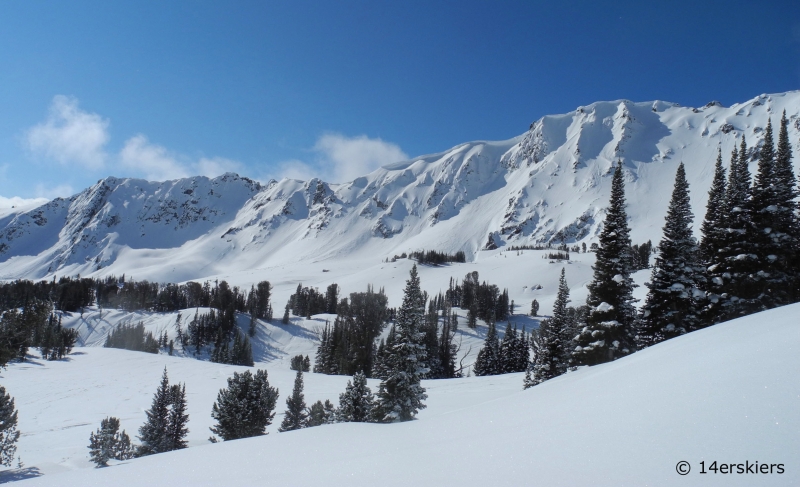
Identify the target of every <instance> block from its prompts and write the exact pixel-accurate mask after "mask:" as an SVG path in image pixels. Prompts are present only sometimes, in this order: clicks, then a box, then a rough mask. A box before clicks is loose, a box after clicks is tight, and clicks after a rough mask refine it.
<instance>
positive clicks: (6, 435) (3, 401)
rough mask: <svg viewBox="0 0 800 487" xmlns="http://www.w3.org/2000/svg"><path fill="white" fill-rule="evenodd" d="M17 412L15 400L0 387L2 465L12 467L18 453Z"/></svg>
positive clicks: (0, 457)
mask: <svg viewBox="0 0 800 487" xmlns="http://www.w3.org/2000/svg"><path fill="white" fill-rule="evenodd" d="M17 440H19V431H17V410H16V408H15V407H14V398H12V397H11V395H10V394H8V393H7V392H6V388H5V387H3V386H0V465H5V466H6V467H10V466H11V462H12V461H13V460H14V455H15V454H16V453H17Z"/></svg>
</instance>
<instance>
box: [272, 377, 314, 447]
mask: <svg viewBox="0 0 800 487" xmlns="http://www.w3.org/2000/svg"><path fill="white" fill-rule="evenodd" d="M307 419H308V411H307V410H306V401H305V397H304V396H303V372H302V371H299V370H298V371H297V376H295V379H294V389H292V395H291V396H289V397H288V398H287V399H286V412H285V413H284V414H283V421H281V426H280V428H278V431H280V432H281V433H283V432H286V431H294V430H299V429H301V428H305V427H306V421H307Z"/></svg>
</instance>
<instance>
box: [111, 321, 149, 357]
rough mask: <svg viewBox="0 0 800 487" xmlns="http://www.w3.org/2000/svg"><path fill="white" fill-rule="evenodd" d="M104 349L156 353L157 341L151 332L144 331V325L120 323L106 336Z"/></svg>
mask: <svg viewBox="0 0 800 487" xmlns="http://www.w3.org/2000/svg"><path fill="white" fill-rule="evenodd" d="M103 346H104V347H106V348H122V349H124V350H133V351H136V352H147V353H158V340H156V338H155V337H154V336H153V334H152V333H151V332H149V331H148V332H145V331H144V324H143V323H141V322H139V323H137V324H135V325H130V324H127V323H122V324H121V325H119V326H117V327H116V328H114V329H113V330H111V333H109V334H108V335H106V343H105V345H103Z"/></svg>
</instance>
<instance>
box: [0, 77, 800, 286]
mask: <svg viewBox="0 0 800 487" xmlns="http://www.w3.org/2000/svg"><path fill="white" fill-rule="evenodd" d="M783 110H786V113H787V116H788V117H789V119H790V127H789V136H790V140H791V142H792V143H793V145H795V146H797V144H798V139H800V92H788V93H782V94H774V95H761V96H758V97H756V98H754V99H752V100H750V101H748V102H746V103H741V104H736V105H734V106H732V107H728V108H726V107H723V106H721V105H720V104H719V103H718V102H712V103H709V104H708V105H706V106H705V107H703V108H685V107H680V106H678V105H676V104H673V103H666V102H661V101H655V102H645V103H634V102H631V101H628V100H617V101H611V102H597V103H593V104H591V105H588V106H584V107H579V108H578V109H576V110H575V111H573V112H570V113H567V114H563V115H551V116H546V117H543V118H541V119H539V120H538V121H536V122H534V123H533V124H531V127H530V130H529V131H528V132H527V133H525V134H523V135H521V136H519V137H516V138H513V139H510V140H507V141H501V142H486V141H479V142H470V143H465V144H461V145H459V146H456V147H454V148H452V149H450V150H448V151H445V152H442V153H439V154H433V155H428V156H423V157H418V158H415V159H412V160H410V161H404V162H400V163H396V164H392V165H388V166H386V167H383V168H381V169H378V170H377V171H375V172H373V173H371V174H368V175H365V176H363V177H359V178H356V179H355V180H353V181H351V182H349V183H345V184H336V185H334V184H328V183H326V182H324V181H321V180H319V179H312V180H310V181H296V180H288V179H287V180H283V181H280V182H270V183H269V184H268V185H266V186H261V185H259V184H258V183H255V182H253V181H250V180H248V179H246V178H240V177H238V176H235V175H232V174H227V175H225V176H222V177H220V178H217V179H213V180H208V179H206V178H191V179H184V180H177V181H169V182H165V183H149V182H145V181H140V180H131V179H124V180H120V179H115V178H108V179H106V180H103V181H100V182H98V184H97V185H95V186H93V187H92V188H89V189H87V190H85V191H83V192H82V193H80V194H78V195H76V196H73V197H72V198H70V199H67V200H61V199H58V200H53V201H51V202H50V203H48V204H46V205H44V206H41V207H39V208H35V209H30V210H28V211H21V212H13V213H6V214H5V215H0V259H2V262H0V278H6V279H13V278H18V277H46V276H50V275H53V274H59V275H63V274H77V273H80V274H82V275H103V274H111V273H116V274H122V273H126V272H127V273H131V272H133V273H134V274H135V276H136V277H137V278H148V279H157V280H158V279H161V280H166V279H167V278H168V279H169V280H186V279H197V278H201V277H206V276H210V275H215V274H218V273H221V272H232V271H236V270H247V269H258V268H264V267H269V266H271V265H277V264H285V263H292V262H295V263H296V262H301V261H302V262H308V261H329V260H332V259H342V258H353V259H358V258H365V257H369V258H375V259H383V258H385V257H391V256H392V255H395V254H399V253H402V252H408V251H413V250H419V249H437V250H442V251H448V252H455V251H457V250H463V251H465V252H466V253H467V255H468V256H469V257H470V258H473V259H474V258H476V255H477V253H478V252H479V251H481V250H484V249H492V248H497V247H502V246H504V245H522V244H540V243H547V242H556V243H561V242H566V243H570V244H572V243H576V242H584V243H587V244H589V243H591V242H592V241H594V240H595V239H596V237H597V235H598V233H599V231H600V227H601V225H602V221H603V217H604V208H605V206H606V205H607V203H608V197H609V192H610V186H611V178H610V174H611V171H612V169H613V166H614V164H615V163H616V161H618V160H619V161H622V163H623V167H624V169H625V178H626V196H627V201H628V214H629V216H630V223H631V227H632V238H633V240H634V242H637V243H639V242H644V241H646V240H648V239H649V240H653V241H654V242H656V241H658V239H659V238H660V237H661V227H662V226H663V219H664V215H665V213H666V207H667V204H668V200H669V196H670V193H671V191H672V183H673V180H674V175H675V171H676V170H677V166H678V163H679V162H681V161H682V162H684V164H685V165H686V172H687V179H688V181H689V184H690V187H691V191H692V195H691V196H692V204H693V208H694V213H695V215H696V216H697V217H698V218H699V217H700V216H701V215H702V214H704V207H705V204H706V199H707V191H708V188H709V185H710V182H711V178H712V176H713V165H714V160H715V158H716V152H717V150H718V149H719V148H721V149H722V151H723V158H724V159H725V160H726V164H727V162H728V161H727V159H728V155H729V154H730V151H731V149H732V148H733V146H734V144H737V143H738V141H737V138H739V137H741V136H742V135H744V136H746V138H747V141H748V146H749V147H751V148H752V149H751V150H750V152H749V156H750V160H751V162H752V163H753V167H752V168H751V171H753V172H755V170H756V167H755V161H756V159H757V156H758V151H759V150H760V146H761V144H763V135H764V128H765V127H766V124H767V121H768V119H772V121H773V124H777V122H778V120H779V119H780V116H781V112H782V111H783ZM794 149H795V152H796V155H795V157H794V162H795V165H796V168H797V167H800V166H798V164H800V162H799V161H800V153H798V152H797V151H798V147H795V148H794ZM697 228H699V221H698V222H697V223H696V224H695V229H697Z"/></svg>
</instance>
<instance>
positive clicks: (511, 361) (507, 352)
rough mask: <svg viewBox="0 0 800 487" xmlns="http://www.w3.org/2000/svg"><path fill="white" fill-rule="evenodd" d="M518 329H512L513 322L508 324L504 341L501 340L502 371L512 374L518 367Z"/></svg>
mask: <svg viewBox="0 0 800 487" xmlns="http://www.w3.org/2000/svg"><path fill="white" fill-rule="evenodd" d="M517 341H518V338H517V330H516V328H514V329H513V330H512V329H511V322H509V323H508V324H507V325H506V332H505V333H504V334H503V341H501V342H500V373H502V374H510V373H512V372H516V371H517V370H516V368H517V350H518V347H517Z"/></svg>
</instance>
